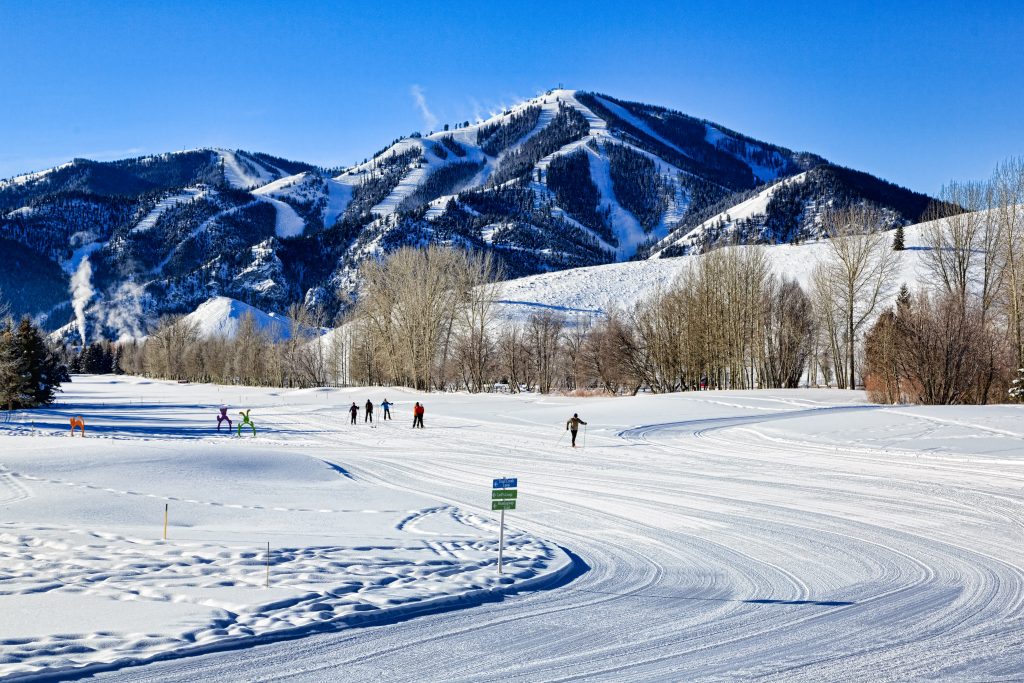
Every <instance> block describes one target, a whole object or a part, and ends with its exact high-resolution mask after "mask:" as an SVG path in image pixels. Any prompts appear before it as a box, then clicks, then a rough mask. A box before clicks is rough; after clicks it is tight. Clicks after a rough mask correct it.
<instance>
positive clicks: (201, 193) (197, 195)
mask: <svg viewBox="0 0 1024 683" xmlns="http://www.w3.org/2000/svg"><path fill="white" fill-rule="evenodd" d="M207 192H208V190H207V188H206V186H203V185H200V186H196V187H187V188H185V189H184V190H182V191H181V192H178V193H171V194H168V195H167V196H166V197H164V198H162V199H161V200H160V201H158V202H157V203H156V206H154V207H153V210H152V211H150V212H149V213H147V214H146V215H145V216H144V217H143V218H142V220H140V221H139V222H138V223H136V224H135V227H133V228H132V230H131V231H132V232H146V231H147V230H150V229H151V228H152V227H153V226H154V225H156V222H157V220H158V219H159V218H160V216H162V215H163V214H164V212H165V211H167V209H170V208H173V207H175V206H177V205H178V204H181V203H184V202H190V201H193V200H196V199H202V198H203V197H205V196H206V194H207Z"/></svg>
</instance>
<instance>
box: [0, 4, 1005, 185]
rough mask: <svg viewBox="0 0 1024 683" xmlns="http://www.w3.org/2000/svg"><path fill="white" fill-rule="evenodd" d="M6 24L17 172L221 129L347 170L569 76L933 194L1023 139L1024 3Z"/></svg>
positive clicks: (76, 12)
mask: <svg viewBox="0 0 1024 683" xmlns="http://www.w3.org/2000/svg"><path fill="white" fill-rule="evenodd" d="M897 4H898V5H899V6H898V7H896V6H893V5H897ZM0 34H2V39H0V64H2V68H0V93H3V96H2V97H0V177H9V176H12V175H15V174H17V173H21V172H25V171H31V170H39V169H42V168H46V167H49V166H52V165H54V164H57V163H60V162H62V161H66V160H68V159H70V158H72V157H76V156H80V157H89V158H94V159H113V158H120V157H124V156H137V155H140V154H149V153H156V152H163V151H171V150H177V149H186V148H194V147H203V146H221V147H231V148H243V149H251V150H257V151H265V152H269V153H272V154H277V155H280V156H284V157H288V158H294V159H301V160H305V161H311V162H314V163H319V164H323V165H342V164H347V163H352V162H355V161H360V160H362V159H363V157H366V156H368V155H371V154H372V153H373V152H374V151H376V150H377V149H379V148H381V147H383V146H385V145H386V144H388V143H389V142H390V141H391V140H392V139H393V138H395V137H398V136H399V135H403V134H408V133H410V132H412V131H414V130H423V129H425V128H427V127H428V126H427V124H428V123H429V122H431V121H432V120H433V119H436V120H437V121H439V122H441V123H444V122H446V121H447V122H455V121H462V120H466V119H472V118H474V117H475V116H477V115H486V113H487V112H488V111H491V110H495V109H499V108H500V107H501V106H502V105H503V104H507V103H511V102H514V101H516V100H518V99H522V98H526V97H530V96H533V95H535V94H537V93H538V92H539V91H541V90H544V89H547V88H549V87H552V86H554V85H557V84H558V83H560V82H561V83H564V84H565V85H566V87H572V88H581V89H587V90H597V91H600V92H606V93H609V94H611V95H614V96H616V97H620V98H625V99H632V100H640V101H644V102H651V103H655V104H661V105H664V106H668V107H671V108H674V109H679V110H681V111H683V112H686V113H688V114H692V115H695V116H700V117H705V118H708V119H711V120H713V121H715V122H718V123H721V124H723V125H725V126H728V127H730V128H733V129H735V130H738V131H740V132H743V133H746V134H748V135H750V136H752V137H755V138H759V139H762V140H767V141H770V142H774V143H777V144H781V145H785V146H787V147H791V148H793V149H798V150H808V151H813V152H816V153H818V154H821V155H823V156H825V157H826V158H828V159H830V160H832V161H834V162H836V163H839V164H843V165H846V166H851V167H854V168H857V169H860V170H865V171H869V172H871V173H874V174H877V175H880V176H882V177H884V178H887V179H889V180H892V181H894V182H897V183H900V184H902V185H906V186H908V187H911V188H913V189H916V190H921V191H925V192H936V191H938V189H939V188H940V187H941V185H942V184H943V183H944V182H946V181H948V180H951V179H969V178H980V177H984V176H986V175H988V173H989V172H990V171H991V169H992V168H993V167H994V165H995V164H996V163H997V162H999V161H1001V160H1004V159H1006V158H1008V157H1010V156H1021V155H1024V113H1022V112H1024V57H1022V54H1024V50H1022V49H1021V36H1024V6H1022V4H1021V2H989V3H969V2H942V1H941V0H939V1H935V2H920V3H917V2H906V3H895V2H893V3H883V2H880V3H866V2H865V3H858V2H827V1H822V2H807V3H792V4H786V5H783V4H781V3H771V2H764V1H763V0H762V1H761V2H749V3H747V2H732V3H722V2H684V1H679V2H650V3H644V2H632V3H622V2H607V1H605V0H591V1H590V2H586V3H560V2H555V1H552V0H548V1H546V2H515V3H488V2H485V1H482V0H476V1H475V2H465V3H464V2H448V3H441V2H433V3H426V2H424V3H412V2H409V3H405V2H381V3H373V2H363V3H354V2H344V3H343V2H315V1H312V0H305V1H303V2H297V3H291V4H289V3H284V2H279V3H262V2H251V1H249V2H194V3H193V2H176V3H175V2H168V3H160V4H158V3H149V2H139V3H123V2H45V1H38V2H36V1H34V2H17V1H16V0H0ZM417 93H419V94H421V95H422V98H423V99H422V103H424V104H425V106H426V109H427V110H428V111H427V112H424V111H423V107H421V106H420V105H419V104H418V103H417V97H416V95H417ZM431 117H433V118H431Z"/></svg>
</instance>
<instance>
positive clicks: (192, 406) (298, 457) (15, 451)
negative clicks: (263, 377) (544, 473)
mask: <svg viewBox="0 0 1024 683" xmlns="http://www.w3.org/2000/svg"><path fill="white" fill-rule="evenodd" d="M241 392H242V393H241V394H240V393H239V390H236V389H231V390H228V389H219V388H218V387H215V386H191V385H178V384H173V383H164V382H150V381H147V380H138V379H118V380H114V379H112V378H86V377H80V378H76V381H75V382H74V383H73V384H71V385H68V386H67V391H66V394H65V396H64V397H63V400H62V401H61V403H60V404H59V405H58V406H55V407H54V408H52V409H48V410H41V411H32V412H24V413H19V414H17V415H16V416H15V417H14V418H13V419H11V420H10V421H9V422H7V423H3V424H0V453H2V455H0V508H2V509H3V517H2V518H0V614H2V615H3V618H2V619H0V677H3V676H5V675H9V676H12V677H14V678H18V677H19V675H25V674H32V673H40V672H47V673H53V672H58V671H65V670H67V669H76V668H83V667H86V668H95V667H97V666H102V665H110V664H119V665H124V664H128V663H137V662H142V661H145V660H147V659H151V658H153V657H157V656H161V655H167V654H182V653H187V652H198V651H206V650H210V649H213V648H223V647H238V646H240V645H243V644H246V643H251V642H254V641H255V640H256V639H260V638H264V639H265V638H269V637H284V636H289V637H291V636H296V635H301V634H303V633H306V632H310V631H313V630H317V629H322V628H324V627H332V628H344V627H349V626H355V625H358V624H361V623H376V622H380V621H382V620H389V619H398V618H402V617H404V616H406V615H407V614H408V613H414V612H417V611H422V610H424V609H428V608H433V609H437V608H438V607H440V606H454V605H458V604H462V603H466V602H470V601H480V600H483V599H490V598H493V597H494V596H495V595H497V594H501V593H504V592H508V591H516V590H523V589H526V588H529V587H530V586H532V585H534V584H537V585H542V584H544V583H545V582H550V581H552V580H557V578H558V577H559V576H560V574H562V573H564V572H565V571H566V570H568V569H569V568H570V567H571V563H570V560H569V557H568V555H566V554H565V553H564V552H563V551H562V550H560V549H559V548H557V547H556V546H554V545H552V544H550V543H548V542H545V541H543V540H541V539H538V538H534V537H531V536H529V535H526V534H523V533H521V532H519V531H516V530H515V529H512V530H510V533H509V534H507V535H506V538H507V540H508V544H507V546H506V555H505V573H504V574H503V575H498V574H497V572H496V564H497V543H498V538H497V527H496V525H495V523H494V519H493V517H492V515H491V514H490V511H489V510H484V508H483V507H482V505H483V504H484V503H487V504H488V507H489V500H490V497H489V491H488V488H489V486H490V480H489V479H486V478H485V479H481V481H480V486H479V489H480V491H479V492H480V496H479V501H477V504H476V505H471V506H456V505H452V504H450V503H448V502H446V501H444V500H441V499H440V498H438V497H437V496H434V495H431V494H432V492H431V491H430V490H429V489H422V490H416V489H409V488H405V487H395V486H393V485H391V484H390V483H389V482H387V481H386V480H385V479H383V478H382V477H380V476H379V475H377V474H374V473H372V472H367V473H366V475H365V476H364V475H362V474H357V473H355V471H353V470H350V469H349V467H350V466H349V465H348V464H347V463H346V462H345V461H344V459H342V458H339V457H338V456H339V455H340V454H341V453H343V452H345V451H348V450H353V449H354V450H356V451H359V452H362V453H372V452H374V450H375V448H376V446H377V444H380V443H387V442H388V441H390V440H402V439H400V437H399V434H401V436H409V435H408V434H407V432H410V431H411V430H409V429H408V427H409V425H408V424H407V421H406V419H405V417H406V413H408V412H409V406H410V405H411V402H409V401H406V400H404V399H405V398H407V397H403V396H400V395H399V393H400V392H396V394H395V396H394V398H393V399H392V400H394V401H396V402H397V403H398V405H397V406H396V417H397V414H398V411H401V417H402V420H401V422H400V423H399V422H398V421H395V422H388V423H383V424H379V425H377V427H375V428H373V429H371V428H370V427H369V426H368V425H364V424H363V423H362V419H363V418H362V416H360V424H359V425H358V426H357V427H350V426H348V425H346V424H344V423H345V422H346V421H347V420H346V419H343V413H344V410H345V408H346V405H343V403H344V400H345V399H348V398H349V397H350V393H349V392H310V391H295V392H276V391H267V390H263V391H254V390H241ZM364 393H365V392H362V393H359V394H358V395H356V394H351V396H352V397H353V398H356V399H359V402H360V404H362V403H363V402H365V396H364ZM375 398H376V399H377V400H378V401H379V400H380V399H381V397H379V396H378V397H375ZM222 401H223V402H227V403H230V404H231V405H232V406H235V407H234V408H232V410H231V411H230V415H231V416H232V418H233V419H236V427H237V417H238V411H237V406H239V405H242V406H244V407H245V408H251V409H252V413H251V415H252V417H253V421H254V422H255V424H256V428H257V436H256V437H255V438H253V437H252V435H251V431H250V430H249V429H248V427H246V429H245V431H243V437H242V438H239V437H237V436H235V437H234V438H232V435H231V434H230V433H229V432H228V430H227V425H224V431H223V432H221V433H220V434H218V433H217V431H216V419H215V415H216V413H217V410H216V406H217V405H218V404H219V403H220V402H222ZM72 415H82V416H84V417H85V420H86V430H87V434H88V436H87V437H86V438H84V439H83V438H80V437H76V438H74V439H72V438H70V437H69V436H68V434H67V423H68V417H69V416H72ZM428 420H429V417H428ZM431 426H432V427H433V426H434V425H431ZM399 430H402V431H401V432H400V431H399ZM235 433H236V434H237V432H235ZM436 438H437V437H436V435H435V434H434V433H429V432H423V433H422V435H421V434H420V433H417V434H415V435H413V436H412V437H411V438H410V439H408V442H407V443H406V444H405V448H406V452H407V453H408V454H409V455H411V456H415V457H426V452H425V450H424V443H423V442H427V443H430V442H431V441H434V440H435V439H436ZM416 442H419V444H420V445H419V446H418V447H417V446H416V445H415V443H416ZM427 450H429V446H428V447H427ZM501 474H502V472H501V471H496V472H495V476H501ZM165 504H167V505H168V506H169V521H170V523H169V526H168V540H166V541H164V540H163V538H162V536H163V521H164V519H163V518H164V505H165ZM268 551H269V555H268Z"/></svg>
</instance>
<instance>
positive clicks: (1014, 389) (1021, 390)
mask: <svg viewBox="0 0 1024 683" xmlns="http://www.w3.org/2000/svg"><path fill="white" fill-rule="evenodd" d="M1010 400H1011V401H1017V402H1018V403H1021V402H1024V368H1020V369H1019V370H1017V377H1016V378H1015V379H1014V380H1013V382H1011V383H1010Z"/></svg>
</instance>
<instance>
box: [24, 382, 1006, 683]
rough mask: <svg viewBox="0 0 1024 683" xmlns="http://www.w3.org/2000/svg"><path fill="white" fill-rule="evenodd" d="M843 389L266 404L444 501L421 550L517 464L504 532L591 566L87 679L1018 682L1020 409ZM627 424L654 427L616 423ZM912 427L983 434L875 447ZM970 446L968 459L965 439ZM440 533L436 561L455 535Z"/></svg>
mask: <svg viewBox="0 0 1024 683" xmlns="http://www.w3.org/2000/svg"><path fill="white" fill-rule="evenodd" d="M250 391H252V390H250ZM368 393H372V394H373V395H377V394H380V393H384V392H382V390H372V391H367V390H361V391H347V392H341V395H340V396H339V397H338V399H336V400H334V405H335V409H334V410H335V413H337V412H340V411H341V410H342V409H343V407H344V405H346V400H347V399H348V397H352V398H355V399H357V400H358V397H361V396H364V395H366V394H368ZM386 393H387V394H388V396H389V397H390V398H392V399H395V400H397V402H398V403H399V404H400V406H397V407H396V410H395V412H396V414H397V415H398V416H399V419H400V420H404V419H405V418H406V417H407V416H406V415H405V413H407V412H408V410H407V408H408V404H409V402H410V401H411V400H412V399H413V398H416V399H420V400H422V397H421V395H419V394H416V393H415V392H409V391H406V390H401V389H394V388H392V389H388V390H387V391H386ZM327 395H328V396H330V394H327ZM851 396H858V395H857V394H853V393H851V392H838V391H799V390H798V391H778V392H768V391H764V392H713V393H701V394H685V395H676V396H664V397H638V398H636V399H590V400H587V399H568V398H557V397H542V396H534V397H530V396H524V397H518V398H516V397H494V396H484V397H460V396H437V395H432V396H426V397H425V398H426V400H427V402H428V403H427V405H428V406H429V409H428V414H427V424H428V428H427V430H425V431H423V432H419V431H417V432H410V431H409V430H408V429H406V427H407V425H406V424H404V423H403V422H399V423H396V424H388V425H383V426H381V428H380V429H376V430H369V429H360V430H356V431H355V432H349V433H348V434H346V435H345V436H344V437H337V436H335V435H334V434H333V433H331V431H330V430H329V429H327V428H326V427H327V426H328V425H331V424H332V422H331V419H332V417H331V415H330V413H329V412H328V413H325V412H324V411H322V410H315V409H306V408H299V407H288V406H281V407H280V409H278V410H276V411H273V412H270V411H269V408H268V409H265V410H264V411H263V412H264V413H266V414H267V418H268V419H267V424H268V427H269V428H270V429H281V430H284V429H291V430H296V431H298V432H300V433H301V441H296V442H295V443H294V444H292V445H293V446H301V447H302V448H303V449H309V448H313V447H315V446H317V445H319V444H323V445H328V446H329V447H330V449H331V451H332V455H333V457H334V458H336V459H340V460H341V461H343V462H344V463H345V467H346V468H347V469H348V471H351V472H352V473H353V476H355V477H357V478H358V479H359V480H360V481H363V482H368V483H372V484H379V485H382V486H387V487H392V488H394V489H396V490H405V491H409V492H422V491H430V492H431V495H433V496H434V497H436V498H437V499H438V500H440V501H442V502H441V503H439V504H438V505H436V506H433V507H425V508H423V509H421V510H416V511H411V512H409V513H407V514H406V515H404V516H403V517H402V520H401V521H400V522H399V523H398V525H399V526H400V527H401V528H402V530H404V531H409V530H412V531H417V530H418V531H421V532H427V533H425V534H424V538H425V539H428V540H430V541H431V542H434V541H433V539H434V537H433V536H432V535H431V533H430V532H432V531H433V530H432V529H429V528H419V529H418V527H422V525H423V524H425V522H426V521H427V520H429V519H430V518H431V517H434V516H437V515H438V514H441V515H447V514H451V511H453V510H469V509H473V508H474V507H476V506H479V504H480V501H481V497H482V494H483V495H486V491H481V485H482V484H485V483H486V482H487V480H488V478H489V477H491V476H494V475H496V474H515V475H518V477H519V481H520V491H521V494H520V509H519V510H517V511H516V512H515V513H514V519H515V523H516V525H517V526H519V527H520V528H523V529H524V530H525V531H526V532H528V533H530V534H536V535H538V536H542V537H545V538H549V539H552V540H553V541H555V542H557V543H560V544H562V545H564V546H566V547H568V548H569V549H570V550H572V551H573V552H575V553H577V554H578V555H579V557H580V559H579V560H578V562H579V563H581V567H585V568H586V571H584V572H582V573H581V574H579V575H578V576H577V577H576V578H575V579H574V580H572V581H571V582H569V583H568V584H566V585H563V586H561V587H560V588H557V589H554V590H549V591H541V592H525V593H520V594H518V595H515V596H512V597H509V598H506V599H505V600H503V601H501V602H496V603H487V604H484V605H480V606H476V607H470V608H467V609H463V610H457V611H452V612H441V613H434V614H427V615H423V616H420V617H418V618H416V619H414V620H411V621H407V622H400V623H384V624H381V625H377V626H375V627H374V628H371V629H355V630H344V631H334V632H328V633H321V634H313V635H309V636H307V637H305V638H302V639H298V640H288V641H284V642H277V643H272V644H270V645H267V646H264V647H260V648H256V649H246V650H239V651H228V652H219V653H212V654H206V655H200V656H197V657H194V658H188V659H179V660H174V661H169V662H159V663H155V664H152V665H149V666H146V667H142V668H129V669H124V670H121V671H115V672H111V673H108V674H100V675H99V677H100V678H104V679H110V678H112V679H123V680H133V681H150V680H151V681H177V680H181V681H185V680H196V679H204V680H214V679H216V680H242V679H245V680H267V681H269V680H275V681H277V680H290V681H335V680H378V679H380V678H381V677H382V676H384V677H386V678H387V679H388V680H394V681H479V680H483V679H488V680H492V679H495V680H514V681H571V680H609V681H650V680H672V681H676V680H736V679H759V680H769V681H776V680H777V681H782V680H785V681H822V680H844V681H847V680H851V681H878V680H921V679H929V680H932V679H934V680H957V681H987V680H1018V679H1020V678H1021V677H1024V658H1022V657H1021V655H1020V652H1021V651H1022V648H1024V560H1022V556H1021V553H1020V541H1021V540H1022V538H1024V527H1022V523H1021V522H1022V516H1021V510H1022V507H1021V506H1022V505H1024V495H1022V484H1024V449H1022V448H1021V447H1020V444H1019V443H1018V444H1017V447H1016V448H1015V449H1012V450H1010V451H1006V450H1000V449H999V448H997V447H995V445H994V444H995V443H996V441H1005V440H1007V439H1011V438H1012V437H1011V436H1010V435H1009V434H1006V433H1004V432H1009V431H1012V428H1011V429H1006V428H1005V427H1012V426H1013V425H1014V423H1015V421H1016V420H1017V419H1019V413H1020V411H1019V409H1015V408H1012V407H1001V408H992V409H991V410H989V411H986V412H984V413H977V414H974V415H973V418H974V419H967V418H965V417H964V416H963V415H962V414H960V413H958V412H957V409H947V410H946V411H942V410H936V409H916V408H907V409H901V410H900V411H899V412H898V413H895V412H894V411H891V410H888V409H879V408H877V407H874V406H869V405H864V404H857V405H844V403H845V402H846V401H849V400H850V397H851ZM472 406H476V407H475V408H474V407H472ZM576 409H579V411H580V412H581V414H582V415H583V416H584V417H586V418H588V419H589V421H590V425H589V429H590V433H589V434H586V436H584V435H582V434H581V437H582V438H584V439H588V440H587V442H586V447H585V449H578V450H576V451H570V450H569V449H567V448H566V447H565V439H564V431H563V430H562V427H560V426H559V424H558V418H564V415H566V414H571V411H572V410H576ZM978 416H980V418H979V417H978ZM638 418H639V420H642V421H645V422H647V423H648V424H646V425H645V426H636V427H628V426H623V427H615V426H614V425H615V424H622V423H623V422H625V423H626V424H627V425H628V423H629V421H630V420H637V419H638ZM680 418H685V419H680ZM919 418H920V419H919ZM936 418H938V419H939V420H943V422H936ZM997 418H998V419H997ZM971 423H977V424H979V425H980V426H981V427H982V431H980V432H979V431H977V430H975V431H973V432H972V431H971V427H970V424H971ZM602 424H606V425H609V426H603V427H602V426H600V425H602ZM840 426H842V427H848V428H849V430H850V431H851V432H852V431H856V432H858V433H861V434H865V435H870V437H871V439H872V441H871V445H865V444H864V443H861V444H859V445H857V446H855V447H846V446H844V445H843V444H842V443H825V442H823V441H822V440H821V437H823V436H825V435H828V434H831V433H834V432H835V431H836V430H837V428H838V427H840ZM396 427H397V428H398V429H396ZM921 430H928V433H929V434H932V433H933V432H934V431H935V430H940V432H941V433H940V434H939V435H940V436H942V435H945V436H946V437H950V436H953V435H956V434H960V433H962V432H964V431H965V430H966V432H967V433H968V434H974V440H968V441H965V442H956V441H947V442H946V443H947V446H946V449H945V452H943V453H939V454H936V453H934V452H930V453H921V452H915V451H913V450H906V451H905V452H903V453H893V452H891V451H888V450H887V445H888V444H890V443H902V444H904V446H906V445H907V444H911V445H912V444H913V443H917V441H915V439H920V438H921ZM942 430H945V431H942ZM769 431H770V432H771V433H772V437H771V438H765V434H767V433H768V432H769ZM413 437H415V438H413ZM559 437H563V438H562V440H561V444H559V443H557V440H558V439H559ZM907 440H909V441H907ZM958 444H959V445H958ZM971 446H974V447H976V448H978V449H980V450H979V451H978V452H972V451H970V450H968V451H966V452H962V451H958V450H957V448H965V447H967V448H969V447H971ZM30 483H31V482H30ZM33 485H35V484H33ZM478 523H480V524H483V525H484V526H486V524H487V522H486V521H484V518H482V517H481V518H480V521H479V522H478ZM431 547H432V548H433V550H434V551H436V552H438V553H440V554H441V555H442V556H445V555H446V553H449V552H450V551H451V548H452V546H451V545H450V544H448V543H442V544H437V543H436V542H434V545H432V546H431ZM456 547H457V546H456ZM385 672H386V673H385Z"/></svg>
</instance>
